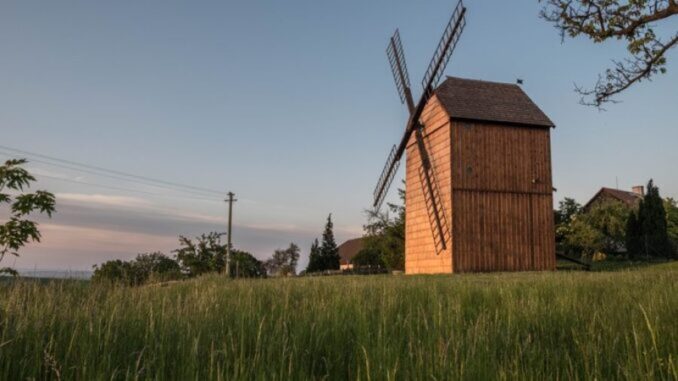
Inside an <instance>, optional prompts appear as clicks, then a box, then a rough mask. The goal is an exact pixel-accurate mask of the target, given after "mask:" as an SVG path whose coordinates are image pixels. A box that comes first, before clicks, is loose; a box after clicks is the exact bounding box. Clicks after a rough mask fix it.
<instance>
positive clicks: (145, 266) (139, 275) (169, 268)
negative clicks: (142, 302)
mask: <svg viewBox="0 0 678 381" xmlns="http://www.w3.org/2000/svg"><path fill="white" fill-rule="evenodd" d="M181 277H182V274H181V269H180V267H179V264H178V263H177V262H176V261H175V260H173V259H172V258H169V257H167V256H166V255H164V254H163V253H160V252H155V253H148V254H139V255H137V257H136V258H135V259H134V260H132V261H121V260H119V259H116V260H112V261H107V262H104V263H103V264H101V265H97V266H94V274H92V281H93V282H115V283H123V284H127V285H130V286H138V285H142V284H145V283H148V282H149V281H160V282H164V281H169V280H175V279H180V278H181Z"/></svg>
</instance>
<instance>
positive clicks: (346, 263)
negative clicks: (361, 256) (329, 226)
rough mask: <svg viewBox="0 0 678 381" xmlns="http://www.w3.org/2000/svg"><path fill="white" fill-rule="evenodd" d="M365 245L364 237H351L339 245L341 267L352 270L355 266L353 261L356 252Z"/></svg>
mask: <svg viewBox="0 0 678 381" xmlns="http://www.w3.org/2000/svg"><path fill="white" fill-rule="evenodd" d="M363 247H364V243H363V239H362V238H354V239H349V240H348V241H346V242H344V243H342V244H341V245H339V257H341V259H340V260H339V268H340V269H341V270H350V269H352V268H353V264H352V263H351V261H352V260H353V257H355V255H356V254H358V253H359V252H360V250H362V249H363Z"/></svg>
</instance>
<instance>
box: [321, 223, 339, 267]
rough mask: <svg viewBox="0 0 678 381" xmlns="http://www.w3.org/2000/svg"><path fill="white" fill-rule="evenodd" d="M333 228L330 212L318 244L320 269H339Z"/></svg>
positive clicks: (337, 250) (337, 249)
mask: <svg viewBox="0 0 678 381" xmlns="http://www.w3.org/2000/svg"><path fill="white" fill-rule="evenodd" d="M333 228H334V224H333V223H332V214H330V215H329V216H327V223H326V224H325V231H323V239H322V242H321V244H320V258H321V263H322V265H321V270H339V265H340V263H339V262H340V260H341V258H340V257H339V248H338V247H337V243H336V242H335V240H334V231H333Z"/></svg>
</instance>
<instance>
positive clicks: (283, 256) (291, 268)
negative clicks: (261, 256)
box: [265, 243, 300, 276]
mask: <svg viewBox="0 0 678 381" xmlns="http://www.w3.org/2000/svg"><path fill="white" fill-rule="evenodd" d="M299 252H300V250H299V246H297V245H296V244H295V243H290V246H289V247H288V248H287V249H284V250H283V249H277V250H275V252H273V256H272V257H271V258H270V259H269V260H268V261H266V263H265V266H266V270H268V273H269V274H271V275H276V276H288V275H296V273H297V262H298V261H299Z"/></svg>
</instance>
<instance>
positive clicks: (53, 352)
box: [0, 263, 678, 380]
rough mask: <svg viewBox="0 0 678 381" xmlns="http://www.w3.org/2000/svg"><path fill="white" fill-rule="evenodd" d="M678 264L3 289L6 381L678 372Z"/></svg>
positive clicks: (658, 375) (0, 320)
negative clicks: (591, 269) (622, 268)
mask: <svg viewBox="0 0 678 381" xmlns="http://www.w3.org/2000/svg"><path fill="white" fill-rule="evenodd" d="M677 317H678V263H670V264H664V265H659V266H652V267H645V268H641V269H637V270H631V271H616V272H599V273H584V272H560V273H523V274H496V275H490V274H487V275H461V276H421V277H405V276H373V277H327V278H305V279H272V280H239V281H227V280H224V279H222V278H220V277H216V276H212V277H206V278H202V279H198V280H194V281H188V282H184V283H178V284H172V285H169V286H166V287H157V286H154V287H153V286H151V287H144V288H137V289H129V288H112V287H91V286H89V285H88V284H87V283H84V282H64V281H58V282H53V283H48V284H45V283H39V282H31V281H19V282H15V283H5V284H1V285H0V379H26V378H37V379H44V378H48V377H52V378H57V377H58V376H57V373H59V374H60V376H61V378H63V379H73V378H76V379H110V378H111V377H112V376H113V378H119V379H124V378H135V377H137V376H138V377H139V378H141V379H148V378H155V379H170V378H171V379H194V378H200V379H204V378H212V379H220V378H221V379H281V378H286V379H290V378H291V379H308V378H322V377H323V376H326V375H329V378H330V379H346V378H360V379H369V378H370V376H371V378H372V379H384V378H392V379H433V378H436V379H451V378H467V379H497V378H508V379H515V378H520V379H535V380H537V379H538V380H543V379H556V378H561V379H572V378H576V379H593V378H598V379H611V378H628V379H652V378H655V379H677V378H678V375H677V369H678V365H677V362H678V359H677V357H678V319H677Z"/></svg>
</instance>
